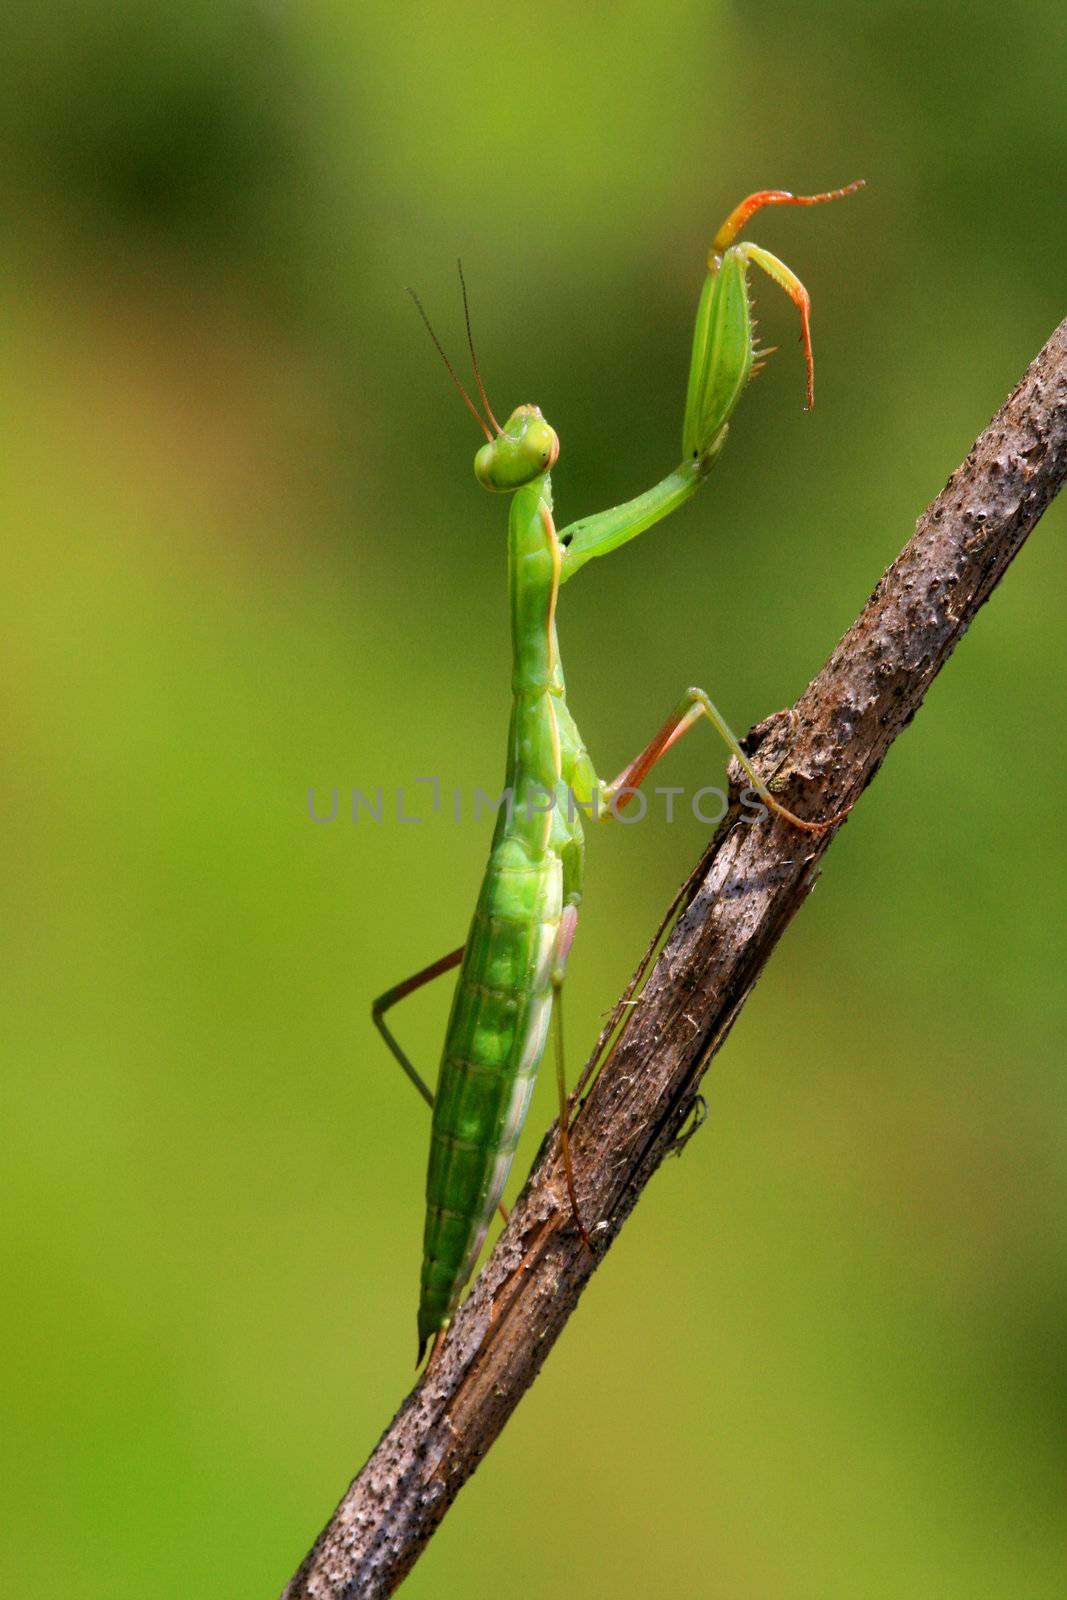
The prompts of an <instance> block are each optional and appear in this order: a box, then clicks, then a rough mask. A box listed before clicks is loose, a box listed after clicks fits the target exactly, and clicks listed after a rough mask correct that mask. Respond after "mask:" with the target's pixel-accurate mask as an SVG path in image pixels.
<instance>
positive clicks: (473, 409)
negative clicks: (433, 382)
mask: <svg viewBox="0 0 1067 1600" xmlns="http://www.w3.org/2000/svg"><path fill="white" fill-rule="evenodd" d="M408 294H409V295H410V296H411V298H412V299H413V300H414V302H415V309H416V310H417V311H418V313H419V316H420V317H421V318H422V320H423V322H424V323H425V324H426V332H427V333H428V334H429V335H430V338H431V339H432V340H433V342H434V345H435V347H436V349H437V354H438V355H439V356H440V357H441V360H442V361H443V362H444V364H445V369H446V371H447V372H448V376H449V377H450V378H451V379H452V382H453V383H454V384H455V386H456V388H457V389H458V390H459V392H460V394H461V395H462V396H463V400H464V404H465V405H466V407H467V410H468V411H469V412H470V414H471V416H472V417H473V418H474V420H475V422H476V423H477V424H478V426H479V428H481V430H482V432H483V433H484V434H485V437H486V439H487V440H488V442H489V443H490V444H492V442H493V435H492V434H491V433H490V432H489V429H488V427H487V426H486V423H485V421H484V419H483V418H482V417H481V416H480V415H479V413H478V407H477V406H476V405H475V404H474V401H473V400H472V399H471V397H470V395H469V394H468V393H467V391H466V389H465V388H464V387H463V385H462V384H461V383H460V381H459V378H458V377H457V376H456V369H455V367H454V366H453V365H452V363H451V361H449V359H448V357H447V356H446V355H445V351H444V346H443V345H442V343H441V341H440V339H439V338H438V337H437V335H436V333H434V331H433V324H432V323H431V321H430V319H429V317H428V316H427V315H426V312H425V310H424V308H423V304H422V301H421V300H420V299H419V297H418V295H417V294H416V293H415V291H414V289H413V288H412V287H411V285H410V284H409V285H408ZM468 327H469V324H468ZM474 370H475V372H477V370H478V369H477V367H475V369H474ZM481 381H482V380H481V379H480V378H479V379H478V386H479V388H480V387H481ZM482 398H483V399H484V398H485V395H484V392H483V395H482ZM486 410H487V411H488V410H489V407H488V405H487V406H486ZM489 415H490V416H492V415H493V414H492V412H491V411H490V412H489ZM493 421H494V422H496V418H495V417H494V418H493ZM497 432H498V433H499V432H500V425H499V423H498V424H497Z"/></svg>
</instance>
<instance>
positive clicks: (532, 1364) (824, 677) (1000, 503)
mask: <svg viewBox="0 0 1067 1600" xmlns="http://www.w3.org/2000/svg"><path fill="white" fill-rule="evenodd" d="M1065 474H1067V321H1065V322H1063V323H1062V324H1061V325H1060V327H1059V328H1058V329H1057V330H1056V332H1055V333H1054V334H1053V336H1052V338H1051V339H1050V340H1049V342H1048V344H1047V345H1046V346H1045V348H1044V349H1043V350H1042V352H1041V354H1040V355H1039V356H1038V357H1037V359H1036V360H1035V361H1034V363H1033V365H1032V366H1031V367H1030V369H1029V371H1028V372H1027V373H1026V375H1025V377H1024V378H1023V380H1022V382H1021V383H1020V384H1019V386H1018V388H1017V389H1016V390H1015V392H1014V393H1013V394H1012V396H1011V397H1010V399H1009V400H1008V401H1007V403H1006V405H1005V406H1004V407H1003V409H1002V410H1001V411H1000V412H999V413H998V414H997V416H996V417H995V418H994V419H993V421H992V422H991V424H990V425H989V427H988V428H987V429H986V431H985V433H983V434H982V436H981V438H980V439H979V440H978V441H977V443H976V444H975V446H974V448H973V450H972V451H971V453H970V455H969V456H968V457H967V459H966V461H965V462H964V463H963V465H962V466H961V467H959V468H958V470H957V471H956V472H955V473H953V475H952V477H951V478H950V479H949V482H948V484H947V485H946V486H945V488H944V490H943V491H942V493H941V494H940V495H939V496H938V498H937V499H936V500H935V501H934V503H933V505H931V506H930V507H929V509H928V510H927V511H926V512H924V514H923V515H922V516H921V517H920V518H919V521H918V524H917V527H916V532H915V536H914V537H913V538H912V539H911V540H910V542H909V543H908V544H907V545H906V547H905V548H904V550H903V551H902V553H901V555H900V556H899V557H898V559H897V560H896V561H895V562H894V564H893V565H892V566H891V567H890V568H889V570H888V571H887V572H886V573H885V575H884V576H883V577H882V579H881V581H880V582H879V584H878V586H877V588H876V589H875V591H874V593H873V594H872V596H871V598H870V600H869V601H868V603H867V605H866V607H865V608H864V611H863V613H862V615H861V616H860V617H859V618H858V619H857V621H856V622H855V623H854V625H853V626H852V627H851V628H850V629H849V631H848V633H847V634H846V635H845V637H844V638H843V639H842V641H841V643H840V644H839V645H838V646H837V649H836V650H835V651H834V653H833V655H832V656H831V657H830V659H829V661H828V662H827V663H826V665H825V666H824V667H823V669H822V671H821V672H820V673H819V675H818V677H817V678H815V679H814V681H813V682H812V683H811V684H810V685H809V687H808V689H807V690H806V691H805V693H804V695H803V696H802V698H801V699H800V701H799V702H798V704H797V706H796V707H795V713H796V716H795V718H794V719H792V720H791V719H790V718H789V717H777V718H772V719H770V720H769V722H768V723H766V724H763V725H761V728H760V729H757V730H754V734H755V735H760V736H761V739H759V740H757V741H756V742H757V744H758V748H759V759H760V761H761V762H762V763H764V765H765V770H774V765H773V760H772V761H771V763H770V764H769V765H768V764H767V763H766V762H765V761H764V758H765V757H766V756H767V755H768V754H771V755H772V756H773V754H775V753H777V754H778V759H781V751H782V750H783V749H787V751H788V755H787V759H786V762H785V764H784V765H783V766H782V767H781V768H780V769H779V770H778V771H777V773H776V777H775V782H774V786H775V788H776V790H779V792H780V794H781V798H782V800H783V803H784V804H786V805H788V806H790V807H791V808H793V809H794V810H796V811H799V812H800V814H802V815H805V816H815V817H818V816H823V817H825V816H830V815H832V814H834V813H835V812H836V811H838V810H839V809H840V808H841V807H843V806H845V805H847V804H849V803H850V802H852V801H854V800H855V799H856V797H857V796H858V795H859V794H860V792H861V791H862V789H863V788H864V787H865V785H866V784H868V783H869V782H870V780H871V778H872V777H873V776H874V774H875V772H876V771H877V770H878V767H879V766H880V765H881V762H882V759H883V757H884V756H885V753H886V751H887V750H888V748H889V746H890V744H891V743H892V742H893V740H894V739H895V738H896V736H897V734H898V733H900V732H901V730H902V729H903V728H904V727H906V726H907V724H908V722H910V720H911V718H912V717H913V716H914V715H915V712H916V711H917V710H918V708H919V706H920V704H921V703H922V700H923V696H924V695H925V693H926V690H927V688H928V686H929V684H930V683H931V682H932V680H933V678H934V677H935V675H936V674H937V673H938V672H939V671H940V669H941V667H942V666H943V665H944V663H945V662H946V660H947V659H948V657H949V655H950V654H951V652H952V650H953V649H954V648H955V646H956V644H957V643H958V641H959V640H960V639H961V638H962V636H963V634H964V633H965V632H966V630H967V627H968V625H969V624H970V621H971V618H972V617H973V616H974V615H975V613H976V612H977V610H978V608H979V607H980V606H981V605H982V603H983V602H984V601H985V600H986V599H987V598H988V596H989V595H990V593H991V592H992V590H993V588H994V587H995V585H996V584H997V582H998V581H999V579H1000V578H1001V576H1002V575H1003V573H1004V572H1005V570H1006V569H1007V567H1008V564H1009V563H1010V562H1011V561H1012V559H1013V558H1014V557H1015V555H1016V554H1017V553H1018V551H1019V550H1020V548H1021V547H1022V544H1023V541H1024V540H1025V539H1026V536H1027V534H1028V533H1029V532H1030V530H1031V528H1033V526H1034V524H1035V523H1036V522H1037V520H1038V518H1039V517H1040V516H1041V513H1042V512H1043V511H1044V510H1045V508H1046V507H1047V506H1048V505H1049V503H1050V502H1051V501H1052V499H1053V498H1054V496H1055V495H1056V493H1057V491H1058V490H1059V488H1060V486H1061V484H1062V482H1063V479H1064V476H1065ZM790 735H792V736H794V737H793V742H792V744H791V745H790V744H789V737H788V736H790ZM832 837H833V834H832V832H831V833H827V834H824V835H822V836H821V837H815V836H810V835H807V834H799V833H798V832H797V831H796V829H794V828H792V827H791V826H790V825H789V824H788V823H785V822H783V821H781V820H780V819H776V818H775V819H770V820H768V821H767V822H763V823H760V824H758V825H756V826H748V825H744V824H742V823H740V822H736V823H731V820H730V819H727V822H726V823H725V824H724V825H723V827H722V828H720V830H719V832H718V834H717V835H716V837H715V838H714V839H713V840H712V842H711V844H710V845H709V847H708V850H707V852H706V854H705V856H704V858H703V860H702V861H701V862H700V864H699V866H698V868H697V869H696V871H695V872H694V874H693V876H692V878H691V879H690V881H689V884H688V885H687V886H686V897H685V899H684V900H683V907H684V908H683V910H682V912H681V915H680V916H679V917H678V920H677V922H676V923H675V925H674V927H673V929H672V931H671V933H670V935H669V937H668V939H667V942H666V944H665V945H664V947H663V950H662V952H661V953H660V955H659V958H658V960H657V961H656V964H655V966H654V967H653V969H652V971H651V973H650V975H649V978H648V981H647V983H646V985H645V988H644V990H643V992H642V994H641V998H640V1001H639V1003H637V1004H636V1005H633V1006H631V1007H630V1008H629V1010H628V1019H629V1020H628V1021H627V1022H626V1025H625V1028H624V1031H623V1032H622V1034H621V1036H620V1037H618V1038H617V1039H616V1042H615V1045H614V1048H613V1049H612V1051H611V1054H610V1056H609V1058H608V1060H607V1062H606V1063H605V1065H604V1066H603V1067H602V1069H601V1071H600V1074H599V1076H598V1077H597V1078H596V1080H595V1082H594V1084H593V1087H592V1090H591V1091H590V1092H589V1095H588V1098H587V1099H586V1100H585V1102H584V1103H583V1105H582V1108H581V1112H580V1115H579V1116H578V1119H577V1122H576V1127H575V1146H576V1168H575V1177H576V1182H577V1190H578V1198H579V1204H580V1207H581V1211H582V1215H583V1217H584V1218H585V1221H586V1223H587V1225H588V1226H589V1227H590V1229H591V1230H592V1231H593V1237H594V1241H595V1245H596V1255H595V1258H594V1256H592V1255H590V1253H589V1251H588V1250H587V1249H586V1248H585V1246H584V1245H583V1244H582V1242H581V1240H580V1238H579V1236H578V1234H577V1232H576V1230H575V1228H574V1226H573V1223H572V1221H571V1213H570V1206H569V1203H568V1201H567V1197H566V1192H565V1189H564V1184H563V1180H562V1173H561V1168H560V1161H559V1147H558V1140H557V1138H556V1137H555V1134H554V1132H553V1134H551V1135H550V1136H549V1137H548V1138H547V1139H546V1141H545V1144H544V1145H543V1147H542V1150H541V1153H540V1155H539V1157H538V1160H537V1162H536V1164H535V1167H534V1170H533V1172H532V1174H531V1176H530V1179H529V1181H528V1183H527V1185H526V1188H525V1190H524V1191H523V1194H522V1196H521V1197H520V1199H519V1202H518V1204H517V1205H516V1207H515V1210H514V1212H513V1214H512V1217H511V1221H510V1223H509V1225H508V1227H507V1228H506V1229H505V1231H504V1233H503V1235H502V1237H501V1239H500V1241H499V1243H498V1244H497V1246H496V1249H495V1250H494V1251H493V1254H492V1256H491V1258H490V1260H489V1261H488V1262H487V1264H486V1266H485V1268H484V1270H483V1272H482V1273H481V1276H480V1277H479V1278H478V1280H477V1282H476V1284H475V1286H474V1288H473V1290H472V1292H471V1293H470V1295H469V1296H468V1298H467V1300H466V1301H465V1302H464V1304H463V1305H462V1307H461V1308H460V1311H459V1314H458V1315H457V1317H456V1320H455V1322H454V1324H453V1326H452V1329H451V1330H450V1333H449V1337H448V1339H447V1342H446V1343H445V1345H444V1346H443V1348H442V1350H441V1351H440V1353H439V1355H438V1357H437V1359H436V1360H434V1361H433V1362H432V1363H431V1366H430V1370H429V1371H428V1372H427V1373H426V1375H425V1376H424V1378H423V1380H422V1381H421V1382H420V1383H419V1384H418V1386H417V1387H416V1388H415V1390H414V1391H413V1392H412V1394H411V1395H410V1396H409V1397H408V1399H407V1400H406V1401H405V1402H404V1404H403V1405H402V1407H401V1408H400V1410H399V1411H398V1413H397V1415H396V1416H395V1417H394V1419H393V1421H392V1422H391V1423H390V1425H389V1427H388V1428H387V1429H386V1431H385V1433H384V1434H383V1435H382V1438H381V1441H380V1443H379V1444H378V1447H377V1449H376V1450H375V1451H374V1454H373V1455H372V1456H371V1458H370V1460H369V1461H368V1462H367V1464H366V1466H365V1467H364V1468H363V1471H362V1472H361V1473H360V1474H359V1476H358V1478H356V1479H355V1480H354V1482H353V1483H352V1484H351V1486H350V1487H349V1489H348V1491H347V1493H346V1494H345V1496H344V1499H343V1500H342V1501H341V1504H340V1505H339V1506H338V1507H337V1510H336V1511H335V1512H334V1514H333V1516H332V1517H331V1518H330V1521H329V1523H328V1524H327V1526H326V1528H325V1529H324V1530H323V1532H322V1534H321V1535H320V1536H319V1539H318V1540H317V1542H316V1544H315V1546H314V1548H313V1549H312V1550H311V1552H310V1554H309V1555H308V1556H307V1558H306V1559H305V1561H304V1562H303V1564H302V1566H301V1567H300V1570H299V1571H298V1572H297V1573H296V1575H295V1576H294V1578H293V1579H292V1581H291V1582H290V1584H289V1585H288V1587H287V1588H286V1590H285V1595H284V1597H283V1600H355V1597H356V1596H361V1597H363V1596H368V1597H369V1596H380V1595H388V1594H391V1593H392V1592H393V1590H394V1589H395V1588H396V1587H397V1585H398V1584H399V1583H400V1582H401V1580H402V1579H403V1578H404V1576H405V1575H406V1573H407V1572H408V1571H409V1570H410V1568H411V1566H412V1565H413V1563H414V1562H415V1560H416V1558H417V1557H418V1555H419V1554H420V1553H421V1551H422V1550H423V1548H424V1546H425V1544H426V1542H427V1540H428V1539H429V1538H430V1536H431V1534H432V1533H433V1531H434V1529H435V1527H436V1526H437V1524H438V1523H439V1522H440V1520H441V1518H442V1517H443V1516H444V1514H445V1512H446V1511H447V1510H448V1508H449V1506H450V1505H451V1504H452V1501H453V1499H454V1498H455V1496H456V1494H457V1492H458V1491H459V1489H460V1487H461V1486H462V1484H463V1483H464V1482H465V1481H466V1479H467V1478H468V1477H470V1475H471V1473H472V1472H473V1471H474V1469H475V1468H476V1467H477V1465H478V1463H479V1462H480V1461H481V1459H482V1457H483V1456H484V1455H485V1453H486V1451H487V1450H488V1449H489V1447H490V1445H491V1444H492V1443H493V1441H494V1439H495V1438H496V1437H497V1435H498V1434H499V1432H500V1430H501V1429H502V1428H503V1426H504V1424H505V1423H506V1421H507V1419H508V1417H509V1416H510V1415H511V1412H512V1411H513V1409H514V1408H515V1406H516V1405H517V1403H518V1401H519V1399H520V1398H521V1396H522V1395H523V1394H524V1393H525V1391H526V1390H527V1389H528V1388H529V1386H530V1384H531V1383H532V1382H533V1379H534V1378H535V1377H536V1375H537V1373H538V1371H539V1370H540V1367H541V1364H542V1362H543V1361H544V1359H545V1357H546V1356H547V1354H548V1352H549V1350H550V1349H551V1348H552V1345H553V1344H554V1343H555V1341H556V1339H557V1337H558V1336H559V1334H560V1332H561V1331H562V1329H563V1326H564V1324H565V1323H566V1321H567V1318H568V1317H569V1316H570V1315H571V1312H572V1311H573V1310H574V1308H575V1306H576V1304H577V1302H578V1298H579V1296H580V1295H581V1292H582V1289H583V1288H584V1287H585V1284H586V1283H587V1282H588V1280H589V1277H590V1276H591V1274H592V1273H593V1271H594V1270H595V1268H596V1266H597V1265H598V1263H599V1261H600V1260H601V1259H602V1258H603V1256H604V1255H605V1254H606V1252H607V1250H608V1248H609V1246H610V1245H611V1243H612V1241H613V1239H614V1238H615V1235H616V1234H617V1233H618V1231H619V1229H620V1228H621V1226H622V1224H623V1222H624V1221H625V1220H626V1218H627V1216H628V1215H629V1213H630V1211H631V1210H632V1208H633V1206H634V1205H635V1203H636V1201H637V1199H638V1196H639V1195H640V1193H641V1191H642V1189H643V1188H644V1186H645V1184H646V1183H647V1182H648V1180H649V1178H650V1177H651V1176H652V1174H653V1172H655V1170H656V1168H657V1167H658V1166H659V1164H660V1162H661V1161H662V1160H663V1159H664V1157H665V1156H667V1155H668V1154H669V1153H670V1152H671V1150H672V1148H675V1147H676V1146H677V1143H678V1141H679V1138H680V1137H681V1136H682V1133H683V1129H684V1127H685V1124H686V1120H687V1118H688V1117H689V1116H690V1114H691V1113H692V1111H693V1108H694V1106H695V1105H698V1103H699V1102H698V1089H699V1085H700V1080H701V1077H702V1075H703V1073H704V1071H705V1070H706V1068H707V1066H708V1064H709V1062H710V1060H711V1058H712V1056H713V1055H714V1053H715V1051H716V1050H717V1049H718V1047H719V1045H720V1044H721V1043H722V1041H723V1040H724V1039H725V1037H726V1035H727V1034H728V1032H729V1030H730V1028H731V1026H732V1024H733V1021H734V1018H735V1017H736V1016H737V1014H738V1012H739V1010H740V1008H741V1006H742V1005H743V1004H744V1001H745V998H746V996H747V994H748V992H749V990H750V989H751V988H752V985H753V984H754V983H755V981H756V979H757V978H758V976H759V974H760V972H761V971H762V969H763V965H764V963H765V962H766V960H767V958H768V956H769V955H770V953H771V951H772V950H773V949H774V946H775V944H776V943H777V941H778V939H779V938H780V937H781V934H782V932H783V931H784V929H785V927H786V926H787V924H788V923H789V921H790V919H791V918H792V917H793V916H794V914H795V913H796V911H797V910H798V909H799V908H800V906H801V904H802V903H803V901H804V899H805V898H806V896H807V894H808V892H809V891H810V889H811V888H812V885H813V883H814V881H815V877H816V874H817V871H818V867H819V863H820V861H821V859H822V856H823V854H824V853H825V851H826V850H827V848H828V847H829V844H830V842H831V839H832ZM650 953H651V952H650ZM643 968H644V963H643V964H642V969H639V971H643ZM619 1014H620V1015H621V1014H626V1013H622V1012H620V1013H619ZM609 1026H610V1025H609ZM606 1033H607V1030H606ZM602 1042H604V1041H602ZM598 1049H599V1047H598ZM587 1070H588V1069H587Z"/></svg>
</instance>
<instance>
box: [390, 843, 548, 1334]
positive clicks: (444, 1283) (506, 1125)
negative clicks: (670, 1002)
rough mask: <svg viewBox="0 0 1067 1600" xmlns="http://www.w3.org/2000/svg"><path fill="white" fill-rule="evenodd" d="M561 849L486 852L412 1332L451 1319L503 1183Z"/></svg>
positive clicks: (536, 1015) (448, 1070)
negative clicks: (533, 852)
mask: <svg viewBox="0 0 1067 1600" xmlns="http://www.w3.org/2000/svg"><path fill="white" fill-rule="evenodd" d="M561 910H562V872H561V867H560V862H559V858H558V856H556V855H555V853H554V852H553V851H552V850H546V851H545V852H544V854H543V855H542V856H541V857H540V859H535V860H531V858H530V855H529V854H528V852H527V850H526V848H525V846H524V845H523V843H522V842H521V841H519V840H517V839H514V838H510V839H509V838H506V837H505V838H503V839H501V840H500V841H499V842H498V844H497V845H496V847H495V848H494V850H493V853H492V855H491V856H490V858H489V865H488V867H487V869H486V874H485V878H484V879H483V882H482V888H481V893H480V895H479V897H478V905H477V909H476V910H475V913H474V920H473V922H472V924H471V930H470V935H469V937H468V940H467V947H466V952H465V954H464V958H463V964H462V966H461V968H460V974H459V979H458V981H457V984H456V992H455V998H454V999H453V1002H452V1012H451V1016H450V1018H449V1023H448V1032H447V1034H446V1036H445V1048H444V1056H443V1059H442V1062H441V1071H440V1074H439V1076H438V1084H437V1096H436V1100H435V1103H434V1115H433V1135H432V1139H431V1143H430V1166H429V1172H428V1173H427V1178H426V1232H425V1236H424V1241H423V1262H422V1295H421V1299H420V1302H419V1338H420V1339H421V1340H426V1339H429V1338H431V1337H432V1336H433V1334H435V1333H436V1332H437V1330H438V1329H439V1328H441V1327H444V1326H445V1325H446V1324H447V1323H448V1322H449V1320H450V1319H451V1315H452V1312H453V1310H454V1309H455V1305H456V1302H457V1301H458V1299H459V1296H460V1293H461V1291H462V1289H463V1285H464V1284H465V1283H466V1281H467V1279H468V1278H469V1276H470V1274H471V1271H472V1269H473V1267H474V1263H475V1260H476V1259H477V1256H478V1252H479V1250H480V1249H481V1247H482V1242H483V1240H484V1239H485V1234H486V1230H487V1228H488V1226H489V1223H490V1221H491V1219H492V1215H493V1212H494V1210H495V1209H496V1206H497V1204H498V1202H499V1200H500V1196H501V1194H502V1193H503V1189H504V1184H505V1182H506V1180H507V1176H508V1171H509V1169H510V1167H511V1159H512V1156H513V1155H514V1153H515V1146H516V1145H517V1143H518V1140H519V1133H520V1131H521V1129H522V1124H523V1120H524V1118H525V1116H526V1108H527V1106H528V1105H529V1100H530V1094H531V1091H532V1089H533V1082H534V1077H535V1075H536V1073H537V1068H538V1065H539V1064H540V1061H541V1057H542V1055H543V1054H544V1049H545V1041H546V1039H547V1037H548V1027H549V1022H550V1019H551V1013H552V982H551V977H552V963H553V959H554V955H555V947H556V939H557V935H558V932H559V920H560V914H561Z"/></svg>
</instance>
